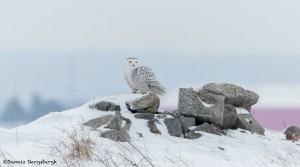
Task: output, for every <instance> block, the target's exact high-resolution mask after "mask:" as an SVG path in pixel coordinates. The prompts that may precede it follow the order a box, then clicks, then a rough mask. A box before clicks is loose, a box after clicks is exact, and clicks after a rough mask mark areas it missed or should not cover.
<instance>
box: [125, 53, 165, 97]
mask: <svg viewBox="0 0 300 167" xmlns="http://www.w3.org/2000/svg"><path fill="white" fill-rule="evenodd" d="M124 77H125V79H126V81H127V83H128V85H129V87H130V88H131V89H132V91H133V93H142V94H145V93H150V92H152V93H156V94H159V95H163V94H165V93H166V91H165V87H164V86H162V85H161V84H160V83H159V82H158V81H157V79H156V77H155V74H154V73H153V72H152V70H151V69H150V68H149V67H146V66H144V65H141V64H140V61H139V60H138V59H137V58H128V59H127V60H126V61H125V69H124Z"/></svg>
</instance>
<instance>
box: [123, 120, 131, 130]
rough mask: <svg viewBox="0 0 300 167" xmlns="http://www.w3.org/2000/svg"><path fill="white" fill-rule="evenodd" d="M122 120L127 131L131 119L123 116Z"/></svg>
mask: <svg viewBox="0 0 300 167" xmlns="http://www.w3.org/2000/svg"><path fill="white" fill-rule="evenodd" d="M122 120H123V121H125V122H126V123H125V125H124V129H126V130H128V131H129V130H130V127H131V125H132V122H131V120H130V119H128V118H125V117H122Z"/></svg>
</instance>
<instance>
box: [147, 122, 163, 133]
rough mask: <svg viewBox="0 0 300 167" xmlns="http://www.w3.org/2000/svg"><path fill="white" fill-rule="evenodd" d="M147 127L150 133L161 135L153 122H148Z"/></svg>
mask: <svg viewBox="0 0 300 167" xmlns="http://www.w3.org/2000/svg"><path fill="white" fill-rule="evenodd" d="M148 127H149V128H150V132H151V133H154V134H161V132H160V130H159V129H158V128H157V126H156V124H155V122H154V121H153V120H150V121H148Z"/></svg>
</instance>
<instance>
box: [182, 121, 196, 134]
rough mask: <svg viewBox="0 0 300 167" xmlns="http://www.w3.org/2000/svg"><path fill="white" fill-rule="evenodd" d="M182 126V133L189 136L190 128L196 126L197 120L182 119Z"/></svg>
mask: <svg viewBox="0 0 300 167" xmlns="http://www.w3.org/2000/svg"><path fill="white" fill-rule="evenodd" d="M179 121H180V123H181V125H182V133H183V135H185V134H187V133H188V132H189V128H190V127H192V126H196V119H195V118H192V117H181V118H180V119H179Z"/></svg>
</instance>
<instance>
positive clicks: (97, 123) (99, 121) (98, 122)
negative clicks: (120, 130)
mask: <svg viewBox="0 0 300 167" xmlns="http://www.w3.org/2000/svg"><path fill="white" fill-rule="evenodd" d="M113 117H114V116H113V115H106V116H103V117H99V118H95V119H92V120H90V121H88V122H87V123H85V124H84V125H85V126H90V127H92V128H93V129H97V128H99V127H101V126H103V125H106V124H108V123H109V122H110V121H111V120H112V118H113Z"/></svg>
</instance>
